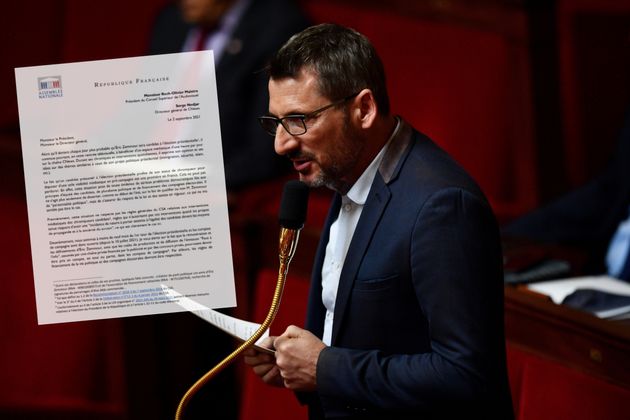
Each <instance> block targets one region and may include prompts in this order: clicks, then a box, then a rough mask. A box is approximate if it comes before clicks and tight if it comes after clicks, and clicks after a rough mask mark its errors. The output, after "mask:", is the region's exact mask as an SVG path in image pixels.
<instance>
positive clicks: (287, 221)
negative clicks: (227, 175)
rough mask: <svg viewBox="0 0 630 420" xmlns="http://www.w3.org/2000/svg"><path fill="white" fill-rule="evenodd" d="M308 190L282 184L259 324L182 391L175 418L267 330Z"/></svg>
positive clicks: (297, 183)
mask: <svg viewBox="0 0 630 420" xmlns="http://www.w3.org/2000/svg"><path fill="white" fill-rule="evenodd" d="M308 191H309V190H308V187H307V186H306V184H304V183H302V182H300V181H289V182H287V183H286V184H285V186H284V191H283V192H282V199H281V201H280V214H279V216H278V220H279V222H280V225H281V229H280V240H279V252H278V256H279V259H280V266H279V268H278V281H277V283H276V289H275V290H274V293H273V298H272V299H271V305H270V307H269V312H268V313H267V316H266V317H265V320H264V321H263V322H262V324H260V327H259V328H258V329H257V330H256V332H255V333H254V334H253V335H252V336H251V337H250V338H248V339H247V340H246V341H245V342H244V343H243V344H241V345H240V346H239V347H238V348H237V349H236V350H234V351H233V352H232V353H230V354H229V355H228V356H227V357H226V358H225V359H223V360H222V361H220V362H219V363H218V364H217V365H216V366H215V367H213V368H212V369H210V370H209V371H208V372H207V373H206V374H205V375H203V376H202V377H201V378H199V379H198V380H197V382H195V383H194V384H193V385H192V386H191V387H190V389H188V391H186V393H185V394H184V396H183V397H182V399H181V401H180V402H179V405H178V406H177V411H176V412H175V420H181V418H182V414H183V412H184V409H185V408H186V406H187V405H188V403H189V402H190V399H191V398H192V397H193V395H195V394H196V393H197V391H199V389H201V387H203V386H204V385H205V384H206V383H208V381H209V380H210V379H212V378H214V377H215V376H216V375H217V374H218V373H219V372H221V371H222V370H223V369H224V368H226V367H227V366H228V365H229V364H230V363H232V362H233V361H234V360H235V359H236V358H237V357H238V356H239V355H240V354H241V353H242V352H243V351H245V350H246V349H248V348H249V347H251V346H253V345H254V343H256V341H258V339H260V337H261V336H262V335H263V334H264V333H265V331H267V329H268V328H269V326H270V325H271V323H272V322H273V320H274V318H275V317H276V314H277V313H278V307H279V305H280V299H281V298H282V292H283V291H284V283H285V280H286V276H287V273H288V271H289V264H290V263H291V259H293V255H295V250H296V249H297V243H298V239H299V237H300V230H301V229H302V227H303V226H304V221H305V219H306V209H307V205H308Z"/></svg>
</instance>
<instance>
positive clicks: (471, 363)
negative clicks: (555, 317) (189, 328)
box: [245, 24, 513, 419]
mask: <svg viewBox="0 0 630 420" xmlns="http://www.w3.org/2000/svg"><path fill="white" fill-rule="evenodd" d="M269 76H270V80H269V95H270V100H269V115H267V116H263V117H260V122H261V124H262V126H263V128H264V129H265V130H266V131H267V132H268V133H269V134H271V135H272V136H274V138H275V150H276V152H277V153H278V154H280V155H283V156H286V157H287V158H288V159H290V160H291V161H292V163H293V166H294V168H295V170H296V171H297V172H299V174H300V179H301V180H302V181H303V182H305V183H306V184H308V185H309V186H311V187H319V186H326V187H328V188H331V189H333V190H335V191H336V193H337V194H335V197H334V199H333V203H332V205H331V208H330V212H329V215H328V218H327V221H326V224H325V227H324V230H323V232H322V237H321V240H320V244H319V248H318V252H317V256H316V259H315V262H314V267H313V275H312V283H311V289H310V293H309V302H308V313H307V321H306V328H305V329H301V328H298V327H295V326H291V327H289V328H288V329H287V330H286V331H285V332H284V333H283V334H282V335H281V336H279V337H270V338H269V339H268V341H267V344H268V345H269V346H272V347H274V348H275V350H276V353H275V357H274V356H270V355H269V354H265V353H259V352H257V351H256V350H255V349H249V350H248V351H247V353H246V356H245V362H246V363H247V364H248V365H250V366H251V367H252V368H253V370H254V372H255V373H256V374H257V375H259V376H260V377H261V378H262V379H263V380H264V381H265V382H266V383H268V384H272V385H277V386H283V387H286V388H288V389H291V390H294V391H296V392H297V394H298V398H300V400H301V401H303V402H305V403H307V404H308V405H309V415H310V418H311V419H319V418H381V419H399V418H400V419H403V418H413V419H434V418H439V419H451V418H453V419H454V418H457V419H462V418H502V419H505V418H511V417H512V416H513V415H512V407H511V400H510V392H509V386H508V380H507V370H506V362H505V341H504V333H503V275H502V261H501V247H500V242H499V234H498V229H497V226H496V222H495V219H494V216H493V213H492V211H491V209H490V206H489V205H488V203H487V201H486V199H485V198H484V196H483V194H482V192H481V191H480V189H479V187H478V186H477V185H476V184H475V182H474V181H473V180H472V179H471V178H470V176H469V175H467V174H466V172H465V171H464V170H463V169H462V168H461V167H460V166H459V165H458V164H457V163H455V162H454V161H453V160H452V159H451V158H450V157H449V156H448V155H447V154H446V153H445V152H444V151H442V150H441V149H440V148H439V147H438V146H436V145H435V144H434V143H433V142H432V141H431V140H430V139H429V138H427V137H426V136H424V135H423V134H421V133H420V132H418V131H416V130H415V129H414V128H412V127H411V126H410V125H409V124H407V123H406V122H405V121H404V120H402V119H401V118H400V117H397V116H395V115H393V114H392V113H391V112H390V109H389V99H388V95H387V90H386V83H385V74H384V70H383V65H382V63H381V61H380V59H379V57H378V56H377V54H376V52H375V50H374V48H373V46H372V45H371V43H370V42H369V41H368V40H367V39H366V38H365V37H364V36H363V35H361V34H359V33H357V32H356V31H354V30H351V29H348V28H344V27H341V26H338V25H333V24H323V25H318V26H314V27H311V28H308V29H306V30H305V31H303V32H301V33H299V34H297V35H295V36H293V37H292V38H291V39H290V40H289V41H288V42H287V43H286V44H285V45H284V46H283V47H282V48H281V49H280V50H279V51H278V52H277V54H276V55H275V56H274V57H273V58H272V61H271V62H270V65H269ZM418 100H419V101H420V100H422V98H418Z"/></svg>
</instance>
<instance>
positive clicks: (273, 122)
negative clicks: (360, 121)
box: [258, 92, 359, 137]
mask: <svg viewBox="0 0 630 420" xmlns="http://www.w3.org/2000/svg"><path fill="white" fill-rule="evenodd" d="M358 94H359V92H357V93H353V94H352V95H348V96H346V97H345V98H343V99H340V100H338V101H335V102H333V103H331V104H328V105H326V106H323V107H321V108H318V109H316V110H315V111H312V112H309V113H308V114H291V115H287V116H286V117H282V118H277V117H271V116H267V115H265V116H262V117H258V122H260V125H261V126H262V128H263V130H265V131H266V132H267V134H269V135H270V136H274V137H275V135H276V132H277V131H278V125H280V124H282V126H283V127H284V129H285V130H287V133H289V134H291V135H292V136H301V135H302V134H304V133H306V120H308V119H309V118H313V117H314V116H316V115H317V114H321V113H322V112H324V111H326V110H327V109H328V108H332V107H333V106H337V105H341V104H342V103H344V102H346V101H349V100H350V99H352V98H354V97H355V96H357V95H358Z"/></svg>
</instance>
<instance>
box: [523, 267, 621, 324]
mask: <svg viewBox="0 0 630 420" xmlns="http://www.w3.org/2000/svg"><path fill="white" fill-rule="evenodd" d="M527 287H528V288H529V289H530V290H533V291H534V292H538V293H541V294H543V295H547V296H549V297H550V298H551V300H552V301H553V302H554V303H556V304H558V305H559V304H561V303H562V301H563V300H564V298H566V297H567V296H568V295H570V294H571V293H573V292H575V291H576V290H577V289H594V290H599V291H602V292H607V293H612V294H615V295H624V296H630V284H629V283H627V282H625V281H622V280H619V279H616V278H613V277H609V276H589V277H576V278H568V279H561V280H551V281H544V282H538V283H531V284H529V285H528V286H527ZM628 311H630V307H627V306H623V307H618V308H613V309H609V310H602V311H599V312H596V313H594V315H596V316H597V317H599V318H613V317H616V316H619V315H621V314H625V313H627V312H628Z"/></svg>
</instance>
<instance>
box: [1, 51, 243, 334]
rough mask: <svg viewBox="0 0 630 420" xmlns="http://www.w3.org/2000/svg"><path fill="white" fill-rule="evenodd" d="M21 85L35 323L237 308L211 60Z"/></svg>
mask: <svg viewBox="0 0 630 420" xmlns="http://www.w3.org/2000/svg"><path fill="white" fill-rule="evenodd" d="M15 76H16V85H17V95H18V105H19V114H20V131H21V138H22V154H23V159H24V177H25V184H26V194H27V204H28V217H29V228H30V238H31V251H32V257H33V272H34V280H35V292H36V301H37V316H38V322H39V323H40V324H49V323H58V322H70V321H80V320H89V319H101V318H114V317H125V316H134V315H147V314H156V313H166V312H179V311H183V310H184V309H183V308H182V307H181V306H179V305H178V304H177V303H174V302H173V301H172V300H169V299H166V298H165V297H164V293H163V292H162V288H161V284H165V285H167V286H169V287H173V288H176V289H177V290H178V291H179V292H181V293H182V294H183V295H185V296H188V297H194V298H195V300H197V301H198V302H200V303H201V304H203V305H205V306H207V307H210V308H218V307H231V306H234V305H236V298H235V290H234V275H233V268H232V254H231V246H230V235H229V225H228V211H227V200H226V191H225V179H224V177H225V175H224V171H223V158H222V147H221V135H220V127H219V110H218V103H217V94H216V82H215V73H214V61H213V56H212V52H211V51H202V52H191V53H180V54H167V55H159V56H150V57H134V58H125V59H116V60H103V61H91V62H82V63H71V64H58V65H49V66H38V67H25V68H17V69H16V70H15ZM18 280H19V279H11V281H18Z"/></svg>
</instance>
